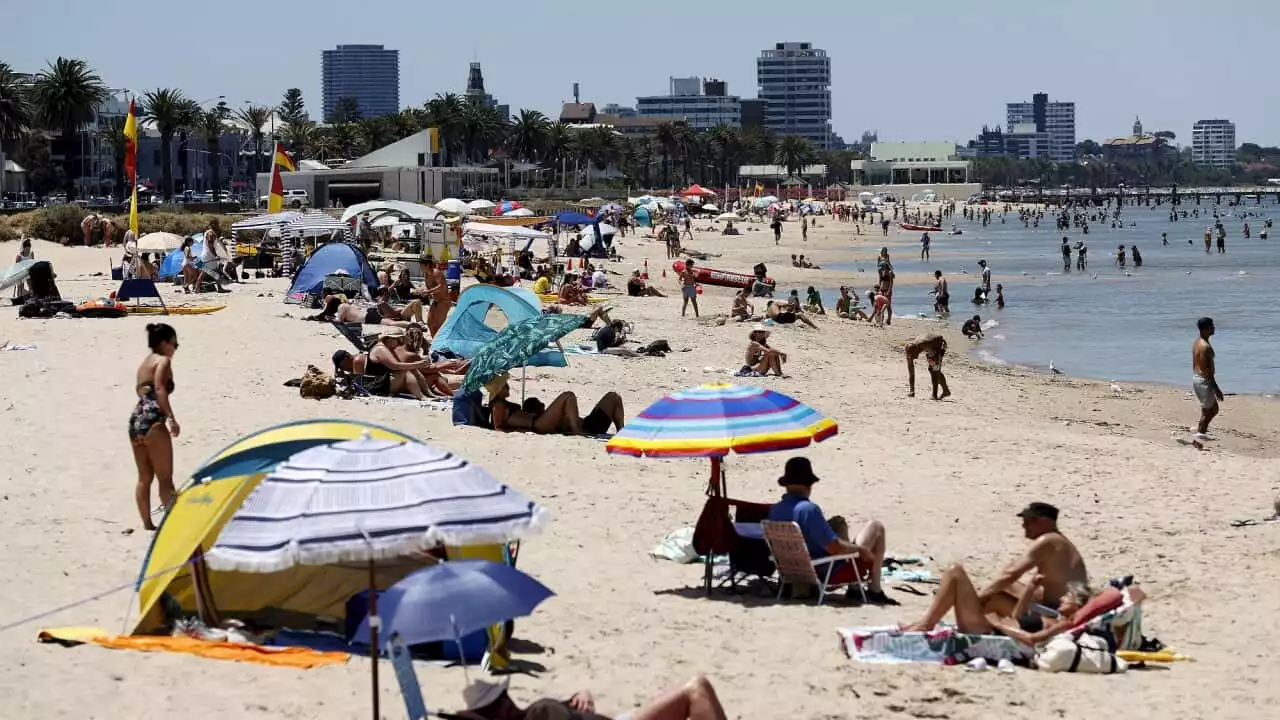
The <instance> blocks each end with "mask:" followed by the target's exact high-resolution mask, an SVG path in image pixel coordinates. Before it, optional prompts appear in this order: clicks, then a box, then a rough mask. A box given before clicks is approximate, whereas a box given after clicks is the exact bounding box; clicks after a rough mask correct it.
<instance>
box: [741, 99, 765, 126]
mask: <svg viewBox="0 0 1280 720" xmlns="http://www.w3.org/2000/svg"><path fill="white" fill-rule="evenodd" d="M739 106H740V107H741V108H742V114H741V117H742V120H741V125H742V127H743V128H744V129H745V128H760V129H764V128H765V127H767V125H766V124H765V116H766V115H767V113H768V112H769V103H768V102H767V101H765V100H761V99H759V98H743V99H742V101H741V102H740V103H739Z"/></svg>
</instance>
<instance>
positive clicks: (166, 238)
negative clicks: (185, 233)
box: [138, 232, 182, 252]
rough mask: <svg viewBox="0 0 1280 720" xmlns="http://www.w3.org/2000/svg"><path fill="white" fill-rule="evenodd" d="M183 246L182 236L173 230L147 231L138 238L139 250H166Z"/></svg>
mask: <svg viewBox="0 0 1280 720" xmlns="http://www.w3.org/2000/svg"><path fill="white" fill-rule="evenodd" d="M180 247H182V236H181V235H174V234H173V233H171V232H153V233H147V234H146V235H143V236H142V237H140V238H138V252H165V251H168V250H177V249H178V248H180Z"/></svg>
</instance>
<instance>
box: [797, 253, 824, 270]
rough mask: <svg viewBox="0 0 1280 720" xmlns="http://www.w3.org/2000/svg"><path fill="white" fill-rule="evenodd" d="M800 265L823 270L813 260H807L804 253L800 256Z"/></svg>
mask: <svg viewBox="0 0 1280 720" xmlns="http://www.w3.org/2000/svg"><path fill="white" fill-rule="evenodd" d="M800 267H802V268H804V269H805V270H821V269H822V268H820V267H818V266H817V265H814V264H813V263H812V262H810V261H808V260H805V259H804V256H803V255H801V256H800Z"/></svg>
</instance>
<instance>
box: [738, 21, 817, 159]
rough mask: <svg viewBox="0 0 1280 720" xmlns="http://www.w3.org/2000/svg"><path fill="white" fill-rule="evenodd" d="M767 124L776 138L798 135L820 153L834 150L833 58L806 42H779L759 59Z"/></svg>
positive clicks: (762, 97)
mask: <svg viewBox="0 0 1280 720" xmlns="http://www.w3.org/2000/svg"><path fill="white" fill-rule="evenodd" d="M756 83H757V84H758V85H759V93H758V95H759V97H760V99H761V100H764V101H766V102H768V107H767V109H766V111H765V112H766V119H765V124H766V125H767V126H768V128H769V130H771V131H772V132H773V133H774V134H776V135H799V136H801V137H803V138H806V139H808V140H809V142H811V143H813V146H814V147H815V148H817V149H819V150H826V149H829V148H830V147H831V141H832V136H831V58H829V57H827V51H826V50H819V49H818V48H815V47H813V45H812V44H810V43H807V42H782V43H776V44H775V45H774V46H773V49H771V50H763V51H761V52H760V57H758V58H756Z"/></svg>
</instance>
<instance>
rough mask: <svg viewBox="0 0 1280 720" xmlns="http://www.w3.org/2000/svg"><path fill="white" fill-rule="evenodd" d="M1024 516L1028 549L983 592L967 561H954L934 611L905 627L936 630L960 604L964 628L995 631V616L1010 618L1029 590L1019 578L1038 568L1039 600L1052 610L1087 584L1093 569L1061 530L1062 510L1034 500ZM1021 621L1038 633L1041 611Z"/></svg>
mask: <svg viewBox="0 0 1280 720" xmlns="http://www.w3.org/2000/svg"><path fill="white" fill-rule="evenodd" d="M1018 517H1020V518H1022V530H1023V532H1024V533H1025V534H1026V536H1027V538H1028V539H1030V540H1031V547H1029V548H1027V552H1026V554H1024V555H1023V556H1022V557H1020V558H1018V559H1017V560H1015V561H1013V562H1012V563H1010V565H1009V566H1008V567H1007V568H1005V570H1004V572H1002V573H1001V574H1000V577H998V578H996V580H995V581H994V582H992V583H991V584H990V585H988V586H987V587H986V589H984V590H983V591H982V592H978V591H977V590H976V589H975V588H974V585H973V581H971V580H970V579H969V576H968V574H966V573H965V570H964V567H963V566H961V565H954V566H952V567H951V568H950V569H948V570H947V571H946V572H945V573H943V576H942V582H941V585H939V587H938V592H937V594H936V595H934V599H933V605H932V606H930V608H929V611H928V612H927V613H925V616H924V617H923V618H922V619H921V620H920V621H919V622H917V623H913V624H911V625H906V626H904V627H903V630H907V631H927V630H932V629H933V627H934V626H935V625H937V624H938V622H939V621H941V620H942V618H943V617H945V616H946V614H947V611H949V610H951V609H952V608H954V609H955V615H956V627H957V629H959V630H960V632H967V633H973V632H976V633H986V632H991V630H992V628H993V627H994V624H993V623H992V619H993V618H995V619H998V618H1001V617H1010V615H1011V614H1012V612H1013V611H1014V609H1016V608H1017V605H1018V598H1020V597H1021V596H1022V594H1023V591H1024V588H1023V587H1022V585H1021V583H1020V582H1019V581H1020V580H1021V578H1022V577H1023V576H1024V575H1026V574H1027V573H1029V572H1031V571H1032V570H1034V571H1035V573H1036V574H1037V575H1039V576H1040V578H1039V580H1038V581H1037V584H1038V585H1039V587H1040V589H1038V590H1036V591H1034V592H1035V594H1036V596H1037V597H1035V602H1037V603H1039V604H1041V605H1044V606H1046V607H1048V608H1051V609H1057V607H1058V605H1059V603H1060V602H1061V601H1062V599H1063V597H1064V596H1065V595H1066V594H1067V593H1068V591H1069V590H1073V589H1074V590H1080V589H1083V588H1087V587H1088V584H1089V572H1088V570H1087V569H1086V568H1085V564H1084V559H1083V558H1082V557H1080V552H1079V551H1078V550H1076V546H1075V545H1073V544H1072V543H1071V541H1070V540H1068V539H1067V538H1066V537H1065V536H1064V535H1063V534H1062V533H1061V532H1060V531H1059V530H1058V509H1057V508H1056V507H1054V506H1052V505H1050V504H1048V503H1042V502H1033V503H1031V504H1030V505H1028V506H1027V507H1026V508H1025V509H1024V510H1023V511H1022V512H1020V513H1018ZM1069 586H1070V587H1069ZM1017 620H1018V623H1019V625H1021V626H1022V628H1023V629H1024V630H1026V631H1027V632H1036V631H1038V630H1039V629H1040V627H1039V626H1042V625H1043V621H1042V620H1041V617H1040V616H1039V615H1036V614H1035V613H1031V614H1029V615H1027V616H1025V617H1022V618H1017Z"/></svg>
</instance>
